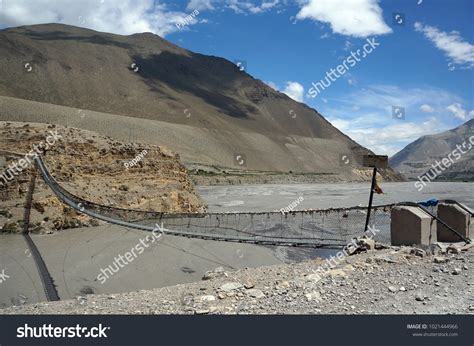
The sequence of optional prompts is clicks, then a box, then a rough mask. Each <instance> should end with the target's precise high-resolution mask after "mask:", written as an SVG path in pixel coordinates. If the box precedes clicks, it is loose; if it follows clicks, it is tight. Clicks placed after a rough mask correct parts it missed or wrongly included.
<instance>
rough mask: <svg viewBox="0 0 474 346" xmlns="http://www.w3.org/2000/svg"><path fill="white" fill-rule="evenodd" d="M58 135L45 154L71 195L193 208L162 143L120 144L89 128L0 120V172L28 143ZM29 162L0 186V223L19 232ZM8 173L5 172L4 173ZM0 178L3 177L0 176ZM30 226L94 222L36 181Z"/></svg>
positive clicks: (156, 207) (187, 183)
mask: <svg viewBox="0 0 474 346" xmlns="http://www.w3.org/2000/svg"><path fill="white" fill-rule="evenodd" d="M51 133H56V134H57V135H58V139H57V140H56V141H55V142H54V144H53V145H52V146H51V147H50V148H49V150H48V151H47V152H46V154H45V156H44V157H45V162H46V164H47V166H48V168H49V169H50V171H51V172H52V174H53V175H54V177H55V178H56V179H57V180H58V181H59V182H60V184H62V185H63V186H64V187H65V188H66V189H68V190H69V191H70V192H72V193H73V194H75V195H77V196H79V197H82V198H84V199H86V200H89V201H92V202H96V203H99V204H104V205H110V206H114V207H121V208H131V209H142V210H153V211H163V212H197V211H203V210H204V204H203V202H202V201H201V199H200V198H199V197H198V196H197V194H196V192H195V190H194V186H193V184H192V182H191V180H190V179H189V177H188V174H187V170H186V168H185V167H184V166H183V164H182V163H181V162H180V159H179V156H178V155H177V154H175V153H173V152H171V151H169V150H168V149H166V148H164V147H159V146H153V145H143V144H137V143H127V144H124V143H121V142H118V141H115V140H112V139H110V138H107V137H103V136H100V135H98V134H97V133H94V132H91V131H85V130H80V129H75V128H64V127H59V126H55V125H44V124H25V123H6V122H0V170H1V172H2V173H3V172H4V171H5V170H7V169H8V167H9V166H10V165H11V164H14V163H18V162H19V157H16V156H14V155H12V154H8V153H9V152H12V153H18V154H23V153H27V152H29V151H30V150H31V148H32V147H33V145H36V146H38V145H39V144H40V143H45V141H46V138H47V136H50V135H51ZM30 169H31V165H30V166H29V167H28V168H26V169H21V173H19V174H17V175H16V174H14V176H13V178H14V179H12V180H11V181H10V179H8V181H7V182H6V184H3V186H0V227H1V229H2V230H3V231H4V232H10V231H13V232H14V231H19V230H20V227H21V221H19V220H22V219H23V214H22V213H23V203H24V200H25V196H26V191H27V188H28V180H29V174H30ZM10 175H11V174H10ZM0 181H1V182H4V179H0ZM33 201H34V203H33V210H32V223H33V226H32V229H33V230H36V231H42V230H43V229H63V228H69V227H75V226H80V225H90V224H95V223H96V222H95V221H91V220H90V219H89V218H87V217H85V216H83V215H77V214H76V213H75V212H74V211H73V210H71V209H70V208H68V207H66V206H64V205H63V204H61V203H60V202H59V200H58V199H57V198H56V197H54V195H53V194H52V192H51V191H50V190H49V189H48V188H47V187H46V186H45V184H44V183H43V182H42V180H41V178H38V179H37V184H36V189H35V194H34V199H33Z"/></svg>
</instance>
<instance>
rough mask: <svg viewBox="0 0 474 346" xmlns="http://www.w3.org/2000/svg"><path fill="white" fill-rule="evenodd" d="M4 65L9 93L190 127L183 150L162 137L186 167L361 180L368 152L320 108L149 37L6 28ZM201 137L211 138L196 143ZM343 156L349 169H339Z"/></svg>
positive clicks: (1, 42) (1, 91)
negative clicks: (358, 174) (358, 169)
mask: <svg viewBox="0 0 474 346" xmlns="http://www.w3.org/2000/svg"><path fill="white" fill-rule="evenodd" d="M26 64H28V69H30V68H31V70H30V71H28V70H27V69H26V68H25V66H26ZM0 67H1V68H0V95H2V96H5V97H9V98H16V99H23V100H29V101H35V102H41V103H47V104H52V105H58V106H66V107H70V108H76V109H78V112H79V111H81V110H86V109H87V110H90V111H94V112H99V113H108V114H114V115H117V116H127V117H133V118H137V119H138V118H141V119H148V120H153V121H160V122H165V123H169V124H176V125H178V126H184V127H185V128H187V126H191V127H192V128H193V129H195V131H196V134H193V131H188V130H186V131H185V132H186V136H188V137H190V138H191V139H192V140H193V141H191V142H192V143H190V144H189V145H188V146H186V147H183V146H182V145H181V144H180V143H179V141H180V139H183V138H182V137H181V138H174V139H170V138H168V142H167V143H162V142H160V141H159V139H157V140H156V144H161V145H166V146H167V147H170V148H171V149H172V150H175V151H177V152H178V153H180V154H182V155H183V157H185V158H186V163H196V164H208V165H215V164H219V163H221V164H222V165H223V166H226V167H233V168H236V169H243V168H245V169H256V170H276V171H282V172H285V171H286V172H288V171H293V172H302V173H304V172H322V173H333V174H335V175H338V174H341V170H342V171H344V174H347V175H348V176H352V177H355V176H354V174H353V172H352V169H353V168H354V166H352V164H354V165H355V166H357V164H358V163H360V161H361V156H362V155H363V154H368V153H371V152H370V150H368V149H366V148H364V147H362V146H360V145H359V144H357V143H356V142H355V141H353V140H352V139H351V138H349V137H348V136H346V135H345V134H343V133H342V132H340V131H339V130H337V129H336V128H335V127H334V126H332V125H331V123H330V122H329V121H327V119H325V118H324V117H323V116H322V115H321V114H320V113H318V112H317V111H316V110H314V109H312V108H310V107H308V106H307V105H305V104H303V103H299V102H296V101H294V100H292V99H290V98H289V97H288V96H287V95H285V94H283V93H281V92H278V91H276V90H274V89H272V88H271V87H269V86H268V85H266V84H265V83H263V82H262V81H260V80H258V79H255V78H253V77H252V76H250V75H249V74H248V73H246V72H245V71H240V70H239V68H238V67H237V66H236V65H235V64H234V63H232V62H230V61H228V60H226V59H224V58H220V57H214V56H207V55H203V54H200V53H194V52H191V51H189V50H186V49H183V48H180V47H178V46H176V45H174V44H173V43H170V42H168V41H166V40H165V39H163V38H161V37H159V36H158V35H154V34H151V33H140V34H132V35H128V36H121V35H116V34H109V33H100V32H97V31H94V30H90V29H83V28H79V27H73V26H68V25H63V24H41V25H33V26H23V27H17V28H9V29H4V30H1V31H0ZM8 102H11V100H9V101H8ZM20 103H21V104H23V103H22V102H18V104H20ZM29 107H30V106H29ZM31 107H33V106H31ZM0 116H2V117H3V119H6V118H8V117H9V116H10V115H8V114H6V113H5V112H3V114H2V113H1V111H0ZM30 116H31V114H30ZM30 120H31V119H30ZM33 120H34V119H33ZM78 126H80V124H79V125H78ZM130 126H131V128H132V127H133V124H131V125H130ZM203 133H205V135H203ZM243 134H244V135H243ZM199 136H201V137H202V136H204V137H202V138H204V139H203V140H205V141H208V142H209V144H204V143H197V142H198V141H200V140H201V138H200V137H199ZM213 136H214V137H213ZM186 141H187V142H189V140H188V138H186ZM211 142H212V143H211ZM193 143H194V144H193ZM196 148H199V150H195V149H196ZM273 154H274V155H275V157H271V156H272V155H273ZM236 155H241V156H242V155H243V156H246V157H247V158H249V159H248V160H247V162H246V164H245V167H239V165H238V164H236V163H235V156H236ZM342 155H346V156H347V157H350V158H351V165H349V166H348V167H345V166H344V165H341V163H340V157H341V156H342ZM193 158H194V159H193Z"/></svg>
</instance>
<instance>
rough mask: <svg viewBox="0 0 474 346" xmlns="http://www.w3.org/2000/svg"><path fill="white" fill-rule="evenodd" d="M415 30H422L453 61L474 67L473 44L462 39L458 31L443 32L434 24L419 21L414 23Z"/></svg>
mask: <svg viewBox="0 0 474 346" xmlns="http://www.w3.org/2000/svg"><path fill="white" fill-rule="evenodd" d="M415 30H416V31H419V32H422V33H423V34H424V35H425V36H426V37H427V38H428V39H429V40H430V41H431V42H433V43H434V45H435V46H436V47H437V48H438V49H440V50H442V51H443V52H444V53H445V54H446V55H447V56H448V57H449V58H450V59H451V60H452V61H453V62H454V63H456V64H459V65H465V66H466V67H468V68H474V45H472V44H470V43H469V42H466V41H464V40H463V38H462V37H461V36H460V35H459V32H457V31H451V32H449V33H448V32H443V31H440V30H438V28H436V27H434V26H429V25H423V24H422V23H420V22H416V23H415Z"/></svg>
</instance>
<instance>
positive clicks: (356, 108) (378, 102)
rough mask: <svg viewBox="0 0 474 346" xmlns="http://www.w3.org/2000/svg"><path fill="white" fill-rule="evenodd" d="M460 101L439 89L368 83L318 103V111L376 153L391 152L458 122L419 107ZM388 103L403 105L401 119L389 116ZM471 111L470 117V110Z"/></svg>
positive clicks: (390, 112)
mask: <svg viewBox="0 0 474 346" xmlns="http://www.w3.org/2000/svg"><path fill="white" fill-rule="evenodd" d="M463 102H464V101H463V100H462V99H461V98H460V97H458V96H457V95H455V94H452V93H450V92H449V91H446V90H443V89H439V88H433V87H424V88H400V87H398V86H394V85H371V86H369V87H366V88H360V89H356V90H354V91H353V92H351V93H349V94H346V95H344V96H342V97H338V98H334V99H332V100H331V104H330V106H329V107H327V106H325V105H324V104H322V105H321V107H320V109H319V111H320V112H321V114H323V115H324V116H326V117H327V119H328V120H329V121H330V122H331V123H332V124H333V125H334V126H336V127H337V128H338V129H340V130H341V131H343V132H344V133H346V134H347V135H348V136H350V137H351V138H352V139H354V140H355V141H357V142H358V143H360V144H362V145H364V146H366V147H368V148H370V149H371V150H373V151H374V152H376V153H378V154H385V155H393V154H395V153H396V152H398V151H399V150H401V149H403V148H404V147H405V146H406V145H407V144H409V143H410V142H413V141H414V140H416V139H418V138H419V137H421V136H424V135H427V134H433V133H438V132H442V131H445V130H448V129H450V128H453V127H455V126H457V125H458V123H457V121H454V120H453V117H452V116H447V115H446V114H444V113H439V112H436V113H435V112H433V114H431V113H426V112H423V110H422V109H427V107H431V108H432V109H433V111H434V110H438V109H445V108H446V107H448V106H449V105H452V104H454V103H459V104H462V103H463ZM392 106H399V107H403V108H405V119H404V120H397V119H393V118H392ZM438 113H439V114H438ZM465 113H467V112H465ZM471 113H472V115H471V116H474V111H471ZM434 115H435V116H434Z"/></svg>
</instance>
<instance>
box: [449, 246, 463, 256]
mask: <svg viewBox="0 0 474 346" xmlns="http://www.w3.org/2000/svg"><path fill="white" fill-rule="evenodd" d="M446 252H447V253H448V254H449V253H452V254H459V253H461V249H459V248H458V247H456V246H454V245H449V246H448V248H447V249H446Z"/></svg>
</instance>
